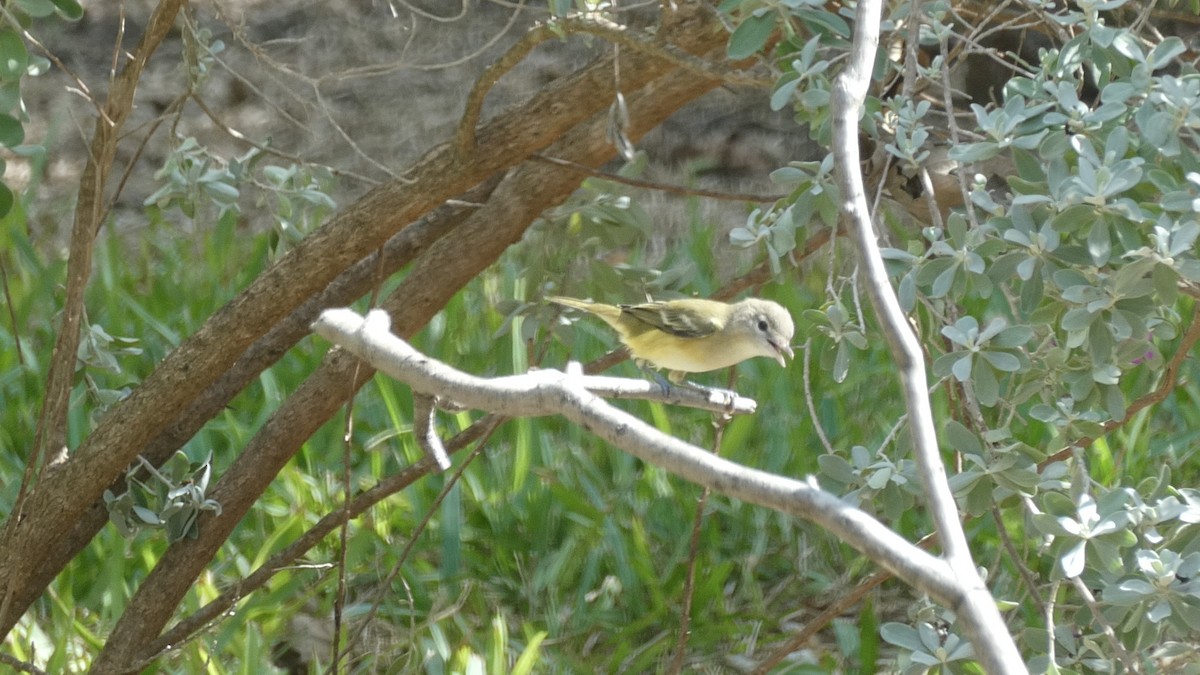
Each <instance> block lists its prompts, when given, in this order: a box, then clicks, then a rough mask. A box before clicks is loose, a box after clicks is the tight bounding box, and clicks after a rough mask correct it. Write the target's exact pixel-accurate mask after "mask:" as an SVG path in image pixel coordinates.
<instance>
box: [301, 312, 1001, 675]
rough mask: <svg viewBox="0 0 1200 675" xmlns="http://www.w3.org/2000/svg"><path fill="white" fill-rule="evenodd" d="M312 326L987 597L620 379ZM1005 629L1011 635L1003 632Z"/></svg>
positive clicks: (908, 577) (877, 526)
mask: <svg viewBox="0 0 1200 675" xmlns="http://www.w3.org/2000/svg"><path fill="white" fill-rule="evenodd" d="M313 329H314V330H315V331H316V332H317V333H318V334H319V335H321V336H322V337H325V338H326V339H328V340H330V341H332V342H334V343H335V344H337V345H340V346H341V347H342V348H344V349H346V350H348V351H350V352H351V353H353V354H354V355H356V356H358V357H359V358H361V359H363V360H364V361H366V362H367V363H369V364H370V365H371V366H372V367H374V368H376V369H378V370H379V371H380V372H383V373H387V374H388V375H390V376H391V377H394V378H396V379H397V380H400V381H401V382H404V383H406V384H407V385H408V386H410V387H411V388H412V389H413V391H414V392H418V393H420V394H422V395H427V396H437V397H439V398H444V399H449V400H453V401H455V402H457V403H459V404H461V405H464V406H467V407H470V408H476V409H480V410H487V411H489V412H494V413H499V414H502V415H507V416H511V417H528V416H545V415H561V416H563V417H565V418H566V419H568V420H569V421H571V422H573V423H575V424H578V425H579V426H580V427H582V428H584V429H587V430H588V431H590V432H591V433H593V434H595V435H596V436H598V437H599V438H601V439H603V440H605V441H607V442H608V443H610V444H612V445H614V446H616V447H617V448H619V449H621V450H624V451H625V452H628V453H629V454H631V455H634V456H635V457H638V458H639V459H641V460H643V461H646V462H649V463H651V464H654V465H655V466H658V467H661V468H663V469H666V470H667V471H670V472H672V473H674V474H676V475H679V476H681V477H683V478H684V479H686V480H689V481H692V482H694V483H696V484H698V485H702V486H705V487H708V488H710V489H712V490H713V491H715V492H718V493H721V494H724V495H727V496H729V497H733V498H736V499H740V500H742V501H746V502H749V503H752V504H758V505H759V506H764V507H767V508H771V509H775V510H777V511H781V512H784V513H788V514H791V515H794V516H798V517H800V518H804V519H806V520H810V521H812V522H814V523H816V524H817V525H820V526H821V527H823V528H825V529H826V530H828V531H829V532H830V533H832V534H833V535H834V536H836V537H838V538H840V539H841V540H842V541H845V542H846V543H848V544H850V545H851V546H853V547H854V548H856V549H858V550H859V551H861V552H862V553H863V554H865V555H866V556H867V557H869V558H870V559H871V560H873V561H874V562H875V563H876V564H878V565H879V566H881V567H883V568H884V569H886V570H888V571H889V572H891V573H892V574H895V575H896V576H897V577H899V578H900V579H903V580H904V581H906V582H907V583H909V584H911V585H912V586H914V587H915V588H917V589H918V590H920V591H922V592H924V593H927V594H929V595H930V596H931V597H933V598H934V599H936V600H937V601H938V602H940V603H942V604H944V605H946V606H947V607H950V608H952V609H954V610H955V611H957V612H959V613H960V614H962V613H963V612H966V611H968V608H969V607H971V606H972V605H974V604H975V603H976V602H977V601H979V600H980V599H981V598H980V597H976V596H975V595H974V593H975V592H976V591H977V590H978V589H979V588H981V587H982V585H981V584H979V585H970V583H967V582H970V581H971V580H967V582H964V581H962V580H961V576H956V575H955V574H953V573H952V571H951V568H950V565H949V564H947V562H946V561H944V560H941V559H939V558H936V557H934V556H932V555H930V554H929V553H926V552H925V551H923V550H921V549H920V548H917V547H916V546H915V545H913V544H912V543H910V542H909V541H907V540H905V539H904V538H903V537H901V536H900V535H898V534H896V533H895V532H892V531H891V530H889V529H888V528H887V527H886V526H884V525H883V524H882V523H880V522H879V521H878V520H875V519H874V518H872V517H871V516H869V515H867V514H866V513H864V512H863V511H861V510H859V509H857V508H854V507H852V506H850V505H849V504H847V503H846V502H843V501H842V500H841V499H839V498H838V497H837V496H835V495H833V494H830V493H828V492H825V491H824V490H822V489H821V488H820V487H819V486H818V485H817V484H816V481H815V479H813V478H809V479H808V480H807V481H800V480H795V479H792V478H785V477H783V476H777V475H774V474H770V473H767V472H764V471H759V470H757V469H751V468H748V467H745V466H742V465H740V464H736V463H734V462H731V461H729V460H726V459H722V458H720V457H717V456H715V455H713V454H712V453H710V452H707V451H705V450H704V449H702V448H699V447H696V446H694V445H691V444H688V443H685V442H683V441H681V440H679V439H677V438H675V437H673V436H668V435H666V434H664V433H662V432H660V431H659V430H658V429H656V428H654V427H653V426H651V425H649V424H647V423H645V422H643V421H642V420H640V419H638V418H637V417H634V416H633V415H630V414H629V413H626V412H624V411H622V410H619V409H617V408H614V407H613V406H611V405H609V404H608V403H607V402H605V401H604V399H602V398H600V397H599V396H597V395H596V394H595V393H593V392H592V391H589V390H588V385H590V384H591V383H592V382H593V380H598V379H599V380H613V379H614V378H592V377H585V376H583V375H581V374H575V373H563V372H560V371H557V370H536V371H531V372H528V373H525V374H523V375H509V376H505V377H496V378H481V377H475V376H473V375H469V374H467V373H464V372H462V371H459V370H456V369H454V368H452V367H450V366H448V365H446V364H444V363H441V362H440V361H437V360H435V359H432V358H430V357H428V356H426V355H424V354H422V353H420V352H418V351H417V350H415V349H413V347H412V346H411V345H409V344H408V343H407V342H405V341H404V340H401V339H400V338H398V337H396V336H395V335H393V334H392V333H391V332H390V331H389V330H388V321H387V315H386V313H384V312H382V311H380V310H375V311H373V312H371V313H370V314H369V315H368V317H367V318H366V319H364V318H363V317H361V316H359V315H358V314H356V313H355V312H353V311H352V310H349V309H330V310H326V311H325V312H323V313H322V314H321V316H320V318H318V319H317V321H316V322H315V323H313ZM651 386H656V385H651ZM977 579H978V577H976V580H977ZM984 593H985V594H986V589H985V590H984ZM986 602H987V603H988V604H989V605H990V606H991V607H992V609H993V611H994V610H995V605H994V604H992V600H991V596H990V595H987V596H986ZM1001 633H1002V634H1004V631H1003V629H1001ZM995 672H1014V671H1011V670H997V671H995Z"/></svg>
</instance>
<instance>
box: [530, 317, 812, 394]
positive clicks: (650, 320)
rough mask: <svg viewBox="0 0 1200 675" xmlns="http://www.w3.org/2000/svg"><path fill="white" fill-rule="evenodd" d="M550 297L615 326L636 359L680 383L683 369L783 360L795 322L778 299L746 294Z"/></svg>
mask: <svg viewBox="0 0 1200 675" xmlns="http://www.w3.org/2000/svg"><path fill="white" fill-rule="evenodd" d="M546 299H547V300H549V301H550V302H553V303H556V304H559V305H564V306H566V307H573V308H575V309H580V310H583V311H585V312H587V313H589V314H595V315H596V316H598V317H600V318H601V319H604V321H605V323H607V324H608V325H610V326H612V327H613V328H615V329H616V331H617V333H618V334H619V335H620V338H621V342H623V343H625V346H626V347H628V348H629V351H630V353H631V354H633V357H634V358H635V359H637V360H638V361H642V362H645V363H649V364H650V365H652V366H654V367H655V368H666V369H667V370H668V371H670V374H669V375H668V379H670V380H671V382H674V383H676V384H679V383H680V382H682V381H683V378H684V375H685V374H686V373H701V372H705V371H709V370H717V369H719V368H728V367H729V366H732V365H734V364H735V363H741V362H742V361H745V360H746V359H749V358H753V357H755V356H767V357H770V358H773V359H775V360H776V361H778V362H779V365H781V366H784V365H787V363H786V361H785V360H784V356H785V355H786V356H787V357H788V358H791V357H792V356H793V354H792V345H791V342H792V336H793V335H795V333H796V326H795V324H793V323H792V316H791V315H790V314H788V312H787V310H786V309H784V308H783V306H781V305H780V304H779V303H777V302H772V301H770V300H759V299H758V298H747V299H745V300H741V301H738V302H735V303H732V304H730V303H725V302H719V301H717V300H700V299H684V300H665V301H661V302H648V303H645V304H641V305H606V304H603V303H599V302H588V301H586V300H576V299H575V298H564V297H561V296H549V297H547V298H546Z"/></svg>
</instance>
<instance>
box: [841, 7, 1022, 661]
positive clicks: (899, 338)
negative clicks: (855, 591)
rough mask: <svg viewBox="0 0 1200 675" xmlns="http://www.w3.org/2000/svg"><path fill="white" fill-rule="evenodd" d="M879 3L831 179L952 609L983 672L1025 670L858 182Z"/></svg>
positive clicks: (859, 34)
mask: <svg viewBox="0 0 1200 675" xmlns="http://www.w3.org/2000/svg"><path fill="white" fill-rule="evenodd" d="M882 4H883V3H882V2H881V0H863V1H862V2H859V3H858V8H857V10H856V16H855V22H854V43H853V48H852V51H851V54H850V60H849V61H848V62H847V64H846V67H845V69H843V70H842V72H841V74H839V75H838V78H837V80H836V81H835V82H834V87H833V96H832V102H831V105H832V108H833V144H834V148H833V152H834V155H835V158H836V160H837V161H835V162H834V164H835V166H836V167H837V170H838V171H837V174H838V185H839V186H840V187H841V190H842V213H844V214H845V216H846V217H845V223H846V227H847V229H848V230H849V232H850V235H851V239H852V240H853V241H854V243H855V247H856V248H857V249H858V254H859V258H860V259H861V261H862V265H863V269H864V270H865V272H866V279H867V284H866V286H867V291H868V295H869V296H870V298H871V304H872V305H873V306H874V308H875V313H876V314H877V315H878V316H879V324H880V327H881V328H882V329H883V332H884V335H885V336H886V337H887V339H888V343H889V344H890V345H891V350H892V354H893V355H894V357H895V359H896V365H897V370H898V372H899V374H900V379H901V383H902V385H903V387H904V398H905V403H906V405H907V407H908V419H909V425H908V426H909V431H910V433H911V435H912V442H913V458H914V459H915V460H916V463H917V466H918V467H919V473H920V476H921V481H922V485H923V487H924V492H925V497H926V501H927V505H928V508H929V511H930V514H931V516H932V518H933V522H934V526H935V527H936V528H937V533H938V539H939V541H940V542H941V545H942V550H943V551H944V552H945V558H944V559H945V562H946V563H948V564H949V566H950V568H951V569H952V570H953V573H954V578H955V582H954V583H955V585H956V586H959V587H962V588H966V589H968V590H969V594H970V601H969V602H967V603H964V604H963V605H962V606H956V607H953V609H954V610H955V611H956V612H957V614H958V617H959V619H960V621H961V623H962V627H963V629H964V632H965V633H966V634H967V636H968V637H969V638H970V640H971V643H972V645H973V646H974V647H975V655H976V658H978V659H979V661H980V663H982V664H983V667H984V669H985V670H986V671H987V672H988V673H1004V674H1007V673H1027V672H1028V671H1027V670H1026V668H1025V663H1024V661H1023V660H1022V659H1021V655H1020V653H1019V652H1018V651H1017V647H1016V644H1015V643H1014V642H1013V640H1012V636H1011V635H1009V633H1008V630H1007V628H1006V627H1005V625H1004V620H1003V619H1002V618H1001V616H1000V612H999V610H998V609H997V608H996V603H995V600H994V599H993V598H992V596H991V594H990V593H989V592H988V590H987V586H985V585H984V583H983V579H982V578H980V576H979V573H978V571H977V570H976V568H975V563H974V562H973V561H972V559H971V551H970V549H969V548H968V546H967V538H966V535H965V534H964V533H963V530H962V525H961V521H960V516H959V513H958V508H957V506H956V505H955V502H954V494H953V493H952V492H951V490H950V485H949V482H948V481H947V479H946V468H945V466H944V465H943V464H942V458H941V453H940V450H939V448H938V443H937V432H936V431H935V427H934V420H933V410H932V408H931V406H930V403H929V395H928V392H927V389H926V388H927V387H928V386H929V385H928V378H927V376H926V372H925V361H924V355H923V353H922V351H921V345H920V342H919V341H918V340H917V336H916V335H915V334H914V333H913V331H912V329H911V328H910V327H909V325H908V322H907V320H906V318H905V316H904V312H903V310H901V308H900V301H899V299H898V298H897V297H896V293H895V291H894V290H893V289H892V286H891V284H890V283H889V281H888V276H887V270H886V269H885V268H884V264H883V256H882V255H881V254H880V251H879V243H878V241H877V240H876V235H875V228H874V225H873V223H872V218H871V213H870V209H869V207H868V205H867V197H866V192H865V190H864V188H863V179H862V173H861V171H860V169H859V157H860V155H859V147H858V119H859V116H860V115H861V114H862V109H863V100H864V99H865V98H866V96H867V90H868V88H869V86H870V83H871V71H872V68H873V66H874V64H875V53H876V51H877V48H878V46H879V19H880V13H881V11H882Z"/></svg>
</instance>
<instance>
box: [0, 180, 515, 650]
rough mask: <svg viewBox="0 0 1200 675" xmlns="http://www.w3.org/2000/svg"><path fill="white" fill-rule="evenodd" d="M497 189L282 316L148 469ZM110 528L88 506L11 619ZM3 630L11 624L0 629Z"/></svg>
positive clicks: (435, 220) (407, 235)
mask: <svg viewBox="0 0 1200 675" xmlns="http://www.w3.org/2000/svg"><path fill="white" fill-rule="evenodd" d="M497 183H499V176H497V177H495V179H494V180H489V181H487V182H486V183H483V184H481V185H479V186H476V187H475V188H473V189H472V190H470V191H469V192H467V193H466V194H464V195H461V196H460V198H459V199H458V200H454V203H447V204H443V205H442V206H440V207H438V208H436V209H434V210H433V211H431V212H430V213H428V214H426V216H425V217H423V218H421V219H420V220H418V221H417V222H415V223H413V224H412V225H409V226H408V227H406V228H404V229H403V230H401V231H400V232H399V233H398V234H396V235H395V236H394V237H392V238H391V239H390V240H388V243H387V244H386V245H384V247H383V249H381V250H380V251H376V252H375V253H373V254H371V255H369V256H367V257H366V258H364V259H363V260H361V261H359V262H358V263H357V264H355V265H354V266H353V267H351V268H350V269H348V270H346V271H345V272H344V273H342V275H341V276H339V277H338V278H337V279H336V280H334V282H333V283H331V284H330V285H329V286H328V287H326V288H325V290H324V291H322V292H321V294H320V295H317V296H314V297H313V298H310V299H309V300H308V301H307V302H305V303H304V304H302V305H300V307H298V308H296V310H295V311H293V312H292V313H291V314H290V315H288V317H287V318H285V319H284V320H283V321H280V322H279V323H278V324H276V325H275V326H274V327H272V328H271V330H269V331H267V333H266V334H265V335H263V336H262V337H261V338H259V339H258V340H255V342H254V344H252V345H251V346H250V348H249V349H247V350H246V352H245V353H243V354H242V356H241V357H240V358H239V359H238V360H237V362H236V363H234V365H233V366H232V367H231V368H230V369H229V370H227V371H226V372H225V373H224V374H223V375H221V377H220V378H218V379H217V380H216V381H215V382H213V383H212V384H211V385H210V386H209V387H208V388H207V389H205V390H204V392H203V393H201V394H200V395H199V396H197V397H196V399H195V400H194V401H192V403H191V405H190V406H189V407H188V408H187V410H185V411H184V412H183V413H182V414H180V415H179V417H178V418H176V420H175V422H174V423H173V424H171V425H169V426H168V427H167V428H166V429H164V430H163V432H162V433H160V434H159V435H158V436H157V437H156V438H154V439H153V440H151V441H150V443H149V444H148V445H147V446H146V449H145V450H144V451H143V452H142V457H143V458H145V459H146V461H148V462H150V464H151V465H153V466H159V465H161V464H162V463H163V462H165V461H166V460H167V459H168V458H169V457H171V455H172V454H173V453H174V452H175V451H176V450H178V449H179V448H181V447H183V444H184V443H186V442H187V441H188V440H189V439H191V438H192V436H194V435H195V434H196V433H197V432H198V431H199V430H200V428H201V427H203V426H204V424H205V423H206V422H208V420H210V419H212V418H213V417H214V416H215V415H217V414H218V413H220V412H221V410H222V409H224V408H225V406H226V405H227V404H228V403H229V401H231V400H232V399H233V398H234V397H235V396H237V394H238V393H239V392H241V391H242V390H243V389H245V388H246V386H248V385H249V384H250V383H251V382H253V381H254V380H255V378H257V377H258V375H259V374H260V373H261V372H262V371H264V370H266V369H267V368H268V367H270V366H271V365H272V364H274V363H275V362H276V361H278V360H279V359H280V358H281V357H282V356H283V355H284V354H285V353H287V350H289V349H291V348H292V346H293V345H295V344H296V343H297V342H299V341H300V339H301V338H303V337H304V336H306V335H308V334H309V325H310V324H312V322H313V320H314V319H315V318H316V317H317V314H319V313H320V312H321V310H322V309H325V308H328V307H340V306H345V305H349V304H350V303H352V302H354V301H355V300H357V299H358V298H360V297H362V296H363V295H365V294H366V293H368V292H369V291H370V289H371V288H372V287H374V286H376V285H377V284H378V283H379V282H380V281H381V280H382V279H384V278H387V277H389V276H391V275H392V274H394V273H395V272H396V271H397V270H399V269H400V268H401V267H403V266H404V265H407V264H408V263H410V262H412V261H413V260H414V259H415V258H416V257H417V255H419V254H420V253H422V252H424V251H426V250H428V248H429V247H430V246H431V245H432V244H433V242H435V241H437V240H438V239H439V238H440V237H443V236H445V235H446V234H448V233H450V232H453V231H454V229H455V228H457V227H458V226H459V225H460V224H461V223H462V222H463V221H464V220H466V217H467V216H468V215H470V213H471V212H473V211H474V210H475V208H476V206H474V204H477V203H480V202H483V201H485V200H486V199H487V197H488V195H489V194H491V191H492V190H493V189H495V187H496V184H497ZM108 488H109V489H110V490H112V491H113V493H114V494H121V493H122V492H124V491H125V489H126V487H125V476H124V474H122V475H121V476H120V477H119V478H118V479H117V480H116V481H114V482H113V483H112V484H111V485H109V486H108ZM106 523H108V511H107V509H106V508H105V506H104V502H103V500H98V501H97V502H95V503H93V504H92V506H91V507H90V508H89V509H88V510H87V512H86V513H85V514H84V515H83V516H82V517H81V518H80V519H79V521H78V522H77V523H76V524H75V525H74V527H72V528H71V531H70V532H69V533H68V534H67V535H66V536H64V537H63V538H62V539H59V540H58V541H55V542H53V543H52V544H51V548H50V550H48V551H46V553H45V559H44V562H43V564H42V565H40V566H39V567H38V568H37V569H35V570H33V572H32V573H31V574H30V576H29V577H28V579H27V580H26V583H24V584H22V585H21V587H20V588H17V589H16V590H15V592H14V594H13V596H12V606H13V607H14V608H16V611H15V616H13V617H12V620H13V621H15V620H16V617H17V616H19V615H20V613H21V612H23V611H24V609H25V608H26V607H28V606H29V604H30V603H32V602H33V601H34V600H36V599H37V598H38V596H40V595H41V593H42V590H43V589H44V588H45V587H46V586H47V585H48V584H49V583H50V582H51V581H52V580H53V579H54V577H55V576H57V574H58V572H59V570H61V569H62V568H63V567H64V566H66V564H67V563H68V562H70V560H71V559H72V558H74V557H75V556H76V554H78V553H79V552H80V551H81V550H83V548H84V547H85V546H87V544H88V542H90V541H91V540H92V537H94V536H95V535H96V532H97V531H99V530H100V528H101V527H103V526H104V525H105V524H106ZM3 628H4V630H8V629H9V628H10V626H7V625H6V626H3Z"/></svg>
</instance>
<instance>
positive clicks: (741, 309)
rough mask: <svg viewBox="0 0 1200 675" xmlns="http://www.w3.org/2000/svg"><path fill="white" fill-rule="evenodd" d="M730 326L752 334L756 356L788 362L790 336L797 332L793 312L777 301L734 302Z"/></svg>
mask: <svg viewBox="0 0 1200 675" xmlns="http://www.w3.org/2000/svg"><path fill="white" fill-rule="evenodd" d="M730 321H731V322H732V325H734V326H736V327H737V330H738V331H739V332H742V333H743V334H747V335H752V336H753V337H754V345H755V347H756V349H757V350H758V355H759V356H768V357H771V358H773V359H775V360H776V361H777V362H779V365H781V366H785V365H787V361H786V360H785V358H784V357H787V358H789V359H790V358H792V357H793V356H795V355H794V354H793V353H792V338H793V337H795V335H796V324H795V323H793V322H792V315H791V314H788V311H787V310H786V309H784V308H783V305H780V304H779V303H777V302H773V301H771V300H760V299H758V298H747V299H745V300H742V301H740V302H736V303H734V304H733V312H732V313H731V315H730Z"/></svg>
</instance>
